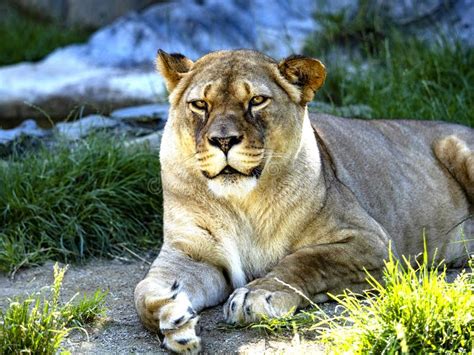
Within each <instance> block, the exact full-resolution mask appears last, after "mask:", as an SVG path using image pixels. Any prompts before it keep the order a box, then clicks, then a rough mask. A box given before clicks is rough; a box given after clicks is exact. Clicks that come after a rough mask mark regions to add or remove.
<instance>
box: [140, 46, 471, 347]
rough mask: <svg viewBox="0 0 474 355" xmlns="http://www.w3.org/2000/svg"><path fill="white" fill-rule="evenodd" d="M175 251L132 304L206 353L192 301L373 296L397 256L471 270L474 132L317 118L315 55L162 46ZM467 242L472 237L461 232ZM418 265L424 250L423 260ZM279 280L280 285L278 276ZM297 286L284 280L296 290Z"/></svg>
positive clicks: (175, 340) (181, 342)
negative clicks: (181, 52)
mask: <svg viewBox="0 0 474 355" xmlns="http://www.w3.org/2000/svg"><path fill="white" fill-rule="evenodd" d="M158 64H159V67H160V70H161V72H162V74H163V75H164V76H165V79H166V80H167V84H168V88H169V90H170V91H171V96H170V102H171V110H170V115H169V120H168V122H167V124H166V127H165V131H164V133H163V139H162V143H161V152H160V154H161V156H160V157H161V166H162V184H163V198H164V245H163V248H162V251H161V253H160V255H159V257H158V258H157V259H156V261H155V262H154V264H153V266H152V268H151V269H150V272H149V274H148V276H147V277H146V278H145V279H144V280H143V281H142V282H141V283H140V284H139V285H138V286H137V288H136V291H135V303H136V307H137V310H138V313H139V315H140V317H141V319H142V321H143V323H144V324H145V325H146V326H147V327H148V328H150V329H160V330H161V331H162V332H163V333H164V334H165V336H166V337H165V346H167V347H168V348H170V349H172V350H175V351H195V350H196V349H198V347H199V338H198V337H197V336H196V334H195V332H194V326H195V324H196V321H197V318H196V317H195V315H196V313H195V311H199V310H201V309H202V308H204V307H208V306H213V305H216V304H218V303H220V302H222V301H224V300H225V299H226V298H227V297H228V296H229V294H231V293H232V291H233V293H232V294H231V295H230V297H229V299H228V301H227V303H226V305H225V306H224V315H225V318H226V320H227V321H228V322H231V323H234V322H248V321H252V320H255V319H258V318H259V317H260V316H261V315H262V314H264V315H267V316H278V315H281V314H284V313H286V312H288V311H289V310H290V309H291V308H293V307H300V306H304V305H305V303H306V301H305V299H304V298H303V297H301V296H300V295H299V294H298V293H296V292H294V291H293V290H292V289H291V288H289V287H288V286H287V285H291V287H292V288H294V289H297V290H299V291H300V292H302V293H304V294H306V295H307V296H309V297H311V298H313V299H314V300H316V301H324V300H326V299H327V296H326V294H327V292H331V293H337V292H341V291H342V290H344V289H345V288H350V289H352V290H354V291H361V290H363V289H364V288H365V287H366V286H367V284H366V280H365V279H366V271H369V272H371V273H372V274H373V276H374V277H376V278H380V276H381V272H382V270H383V265H384V260H385V259H386V258H387V256H388V253H389V246H390V245H391V247H392V251H393V252H394V254H395V255H396V256H401V255H404V256H407V257H414V256H417V255H418V254H419V253H420V252H422V251H423V236H425V237H426V243H427V247H428V252H429V254H430V257H433V256H435V250H437V252H436V257H437V259H445V260H446V261H447V262H448V263H451V264H453V265H460V264H461V263H462V262H463V261H465V260H466V258H467V257H468V252H470V251H472V250H473V241H472V240H471V241H464V239H469V238H470V239H472V222H470V221H467V219H468V217H469V215H470V214H471V213H472V210H473V207H472V201H473V199H474V192H473V185H474V153H473V151H474V133H473V130H472V129H470V128H467V127H462V126H457V125H449V124H445V123H436V122H415V121H388V120H374V121H363V120H351V119H342V118H337V117H332V116H328V115H314V116H311V120H310V117H309V115H308V112H307V109H306V103H307V102H308V101H309V100H311V98H312V95H313V92H314V91H315V90H317V89H318V88H319V87H320V86H321V85H322V83H323V81H324V77H325V70H324V67H323V66H322V64H321V63H320V62H318V61H316V60H313V59H309V58H302V57H290V58H288V59H287V60H285V61H283V62H281V63H280V64H278V63H276V62H274V61H273V60H272V59H271V58H268V57H266V56H263V55H262V54H259V53H256V52H252V51H224V52H216V53H211V54H209V55H207V56H205V57H203V58H201V59H200V60H198V61H197V62H196V63H193V62H191V61H190V60H188V59H186V58H184V57H182V56H178V55H175V56H172V55H167V54H164V53H161V54H160V57H159V60H158ZM461 239H463V240H461ZM413 260H414V259H413ZM277 279H278V280H279V281H277ZM285 284H287V285H285Z"/></svg>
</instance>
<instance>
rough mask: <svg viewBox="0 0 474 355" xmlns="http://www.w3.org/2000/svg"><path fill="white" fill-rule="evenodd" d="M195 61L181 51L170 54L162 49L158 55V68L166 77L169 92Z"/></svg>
mask: <svg viewBox="0 0 474 355" xmlns="http://www.w3.org/2000/svg"><path fill="white" fill-rule="evenodd" d="M193 64H194V63H193V61H192V60H191V59H188V58H186V57H185V56H184V55H182V54H179V53H171V54H168V53H166V52H165V51H162V50H161V49H159V50H158V56H157V57H156V68H157V69H158V70H159V72H160V73H161V75H163V78H165V82H166V88H167V89H168V91H169V92H171V91H173V89H174V88H175V87H176V85H178V82H179V80H180V79H181V77H182V74H183V73H186V72H188V71H189V70H191V68H192V66H193Z"/></svg>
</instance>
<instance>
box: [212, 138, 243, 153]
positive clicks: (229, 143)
mask: <svg viewBox="0 0 474 355" xmlns="http://www.w3.org/2000/svg"><path fill="white" fill-rule="evenodd" d="M242 137H243V136H237V135H233V136H225V137H223V136H221V135H218V134H212V135H209V136H208V137H207V139H208V140H209V144H211V145H213V146H215V147H218V148H220V149H221V150H222V151H223V152H224V153H225V154H227V153H228V152H229V150H230V148H232V147H233V146H234V145H236V144H239V143H240V142H242Z"/></svg>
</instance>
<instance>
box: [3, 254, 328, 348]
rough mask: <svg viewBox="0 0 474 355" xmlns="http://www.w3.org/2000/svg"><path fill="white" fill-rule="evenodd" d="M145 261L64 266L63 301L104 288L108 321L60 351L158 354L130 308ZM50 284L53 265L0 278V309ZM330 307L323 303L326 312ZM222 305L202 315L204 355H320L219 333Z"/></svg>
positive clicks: (279, 342) (250, 334)
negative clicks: (75, 295) (65, 271)
mask: <svg viewBox="0 0 474 355" xmlns="http://www.w3.org/2000/svg"><path fill="white" fill-rule="evenodd" d="M148 267H149V266H148V264H146V263H145V262H142V261H140V262H123V261H120V260H93V261H91V262H89V263H87V264H86V265H80V266H79V265H77V266H71V267H69V269H68V271H67V273H66V276H65V278H64V283H63V296H64V299H69V298H70V297H72V296H73V295H74V294H75V293H77V292H78V293H80V294H81V295H82V294H83V293H84V292H86V293H89V294H92V293H93V292H94V291H95V290H96V289H98V288H99V289H102V290H109V294H108V296H107V308H108V311H107V318H106V319H105V321H103V322H102V323H101V324H100V325H97V326H95V327H94V328H92V329H88V335H87V336H86V335H85V334H84V332H80V331H74V332H73V333H71V335H70V336H69V337H68V338H67V340H66V342H65V344H64V345H65V347H66V348H67V349H69V350H70V351H71V352H72V353H73V354H130V353H135V354H156V353H163V351H162V350H161V349H160V340H159V338H158V337H157V335H154V334H152V333H150V332H148V331H147V330H145V329H144V328H143V327H142V326H141V324H140V322H139V320H138V317H137V315H136V312H135V309H134V305H133V289H134V287H135V285H136V284H137V283H138V282H139V281H140V280H141V279H142V278H143V276H144V275H145V273H146V272H147V270H148ZM52 281H53V263H47V264H45V265H43V266H40V267H36V268H31V269H27V270H22V271H19V272H18V273H17V274H16V275H15V279H14V280H11V279H9V278H8V277H7V276H6V275H0V307H5V306H7V305H8V298H12V297H14V296H18V295H27V294H31V293H33V292H36V291H39V290H40V289H41V288H42V287H44V286H47V285H50V284H51V283H52ZM334 307H335V304H332V303H328V304H325V306H324V308H326V310H327V311H329V312H330V311H331V309H334ZM221 322H223V317H222V306H217V307H214V308H211V309H208V310H205V311H204V312H202V313H201V319H200V323H199V324H200V330H201V332H200V336H201V339H202V342H203V349H204V350H203V353H205V354H234V353H239V354H276V353H278V354H282V353H286V354H303V353H304V354H321V353H323V352H324V348H323V347H322V346H321V345H319V344H317V343H314V342H309V341H299V339H298V338H291V337H290V338H283V339H282V338H275V337H269V336H265V335H264V334H263V333H262V332H259V331H257V330H228V329H222V328H223V327H222V326H220V325H219V323H221Z"/></svg>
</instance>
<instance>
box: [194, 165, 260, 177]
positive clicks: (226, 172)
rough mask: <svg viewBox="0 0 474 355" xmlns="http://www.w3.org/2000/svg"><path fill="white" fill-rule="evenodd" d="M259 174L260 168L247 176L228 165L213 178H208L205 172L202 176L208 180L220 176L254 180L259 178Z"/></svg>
mask: <svg viewBox="0 0 474 355" xmlns="http://www.w3.org/2000/svg"><path fill="white" fill-rule="evenodd" d="M261 172H262V169H261V168H260V167H256V168H255V169H253V170H252V171H251V172H250V173H249V174H245V173H243V172H241V171H239V170H237V169H235V168H233V167H231V166H230V165H226V166H225V167H224V169H222V170H221V171H220V172H219V173H218V174H216V175H214V176H210V175H209V174H207V173H206V172H203V173H204V176H206V177H207V178H208V179H215V178H217V177H219V176H222V177H224V178H237V177H256V178H259V177H260V174H261Z"/></svg>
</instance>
